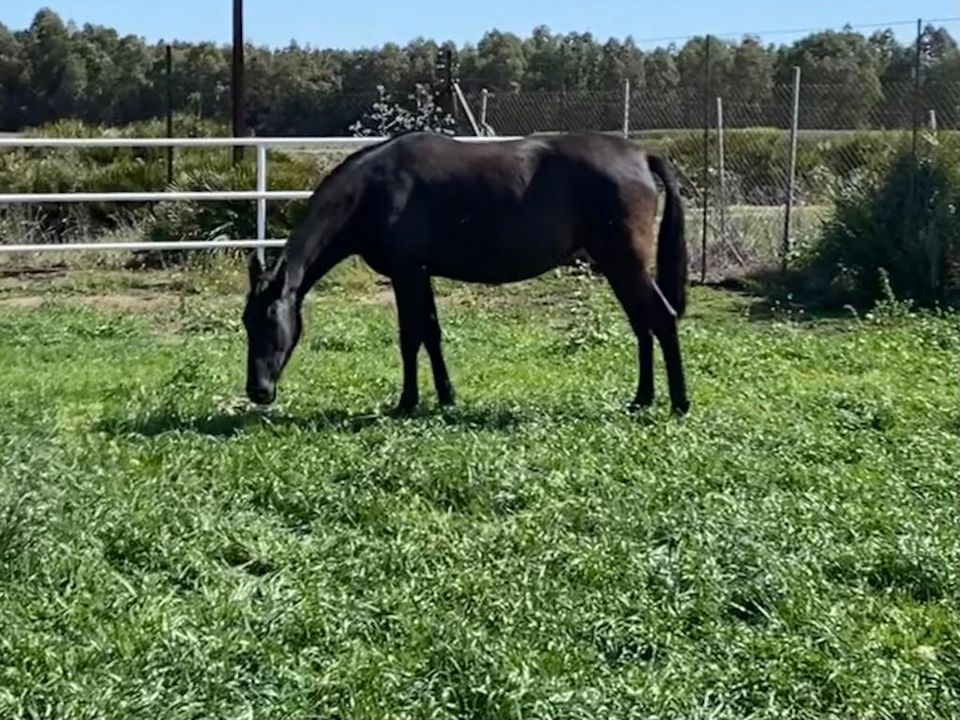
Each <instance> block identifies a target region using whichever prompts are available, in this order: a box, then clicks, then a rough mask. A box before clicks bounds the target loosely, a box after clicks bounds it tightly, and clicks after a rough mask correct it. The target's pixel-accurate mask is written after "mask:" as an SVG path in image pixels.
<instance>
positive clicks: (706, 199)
mask: <svg viewBox="0 0 960 720" xmlns="http://www.w3.org/2000/svg"><path fill="white" fill-rule="evenodd" d="M704 60H705V62H704V64H703V228H702V235H701V237H700V282H701V283H706V281H707V230H708V225H709V217H708V214H709V211H710V36H709V35H707V38H706V50H705V52H704Z"/></svg>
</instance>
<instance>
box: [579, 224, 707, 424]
mask: <svg viewBox="0 0 960 720" xmlns="http://www.w3.org/2000/svg"><path fill="white" fill-rule="evenodd" d="M614 242H615V244H612V247H611V246H608V247H606V248H598V252H597V253H596V255H597V256H599V257H595V259H597V261H598V263H599V264H600V268H601V270H602V271H603V273H604V275H606V277H607V280H608V281H609V282H610V286H611V287H612V288H613V292H614V294H615V295H616V296H617V299H618V300H619V301H620V304H621V305H622V306H623V309H624V312H625V313H626V314H627V317H628V318H629V320H630V325H631V327H632V328H633V331H634V334H636V336H637V356H638V365H639V371H640V378H639V382H638V384H637V395H636V397H635V398H634V401H633V403H632V406H633V407H648V406H649V405H651V404H652V403H653V395H654V390H653V337H656V338H657V341H658V342H659V343H660V349H661V350H662V351H663V359H664V364H665V365H666V369H667V384H668V386H669V389H670V402H671V405H672V406H673V410H674V412H676V413H678V414H681V415H682V414H684V413H686V412H687V410H688V409H689V407H690V403H689V401H688V400H687V391H686V381H685V379H684V372H683V362H682V359H681V356H680V342H679V339H678V337H677V318H676V315H675V314H674V312H673V308H671V307H670V306H669V304H668V303H667V302H666V300H665V299H664V298H663V296H662V295H661V294H660V292H659V290H658V288H657V287H656V285H655V284H654V281H653V279H652V278H651V277H650V275H649V274H648V273H647V271H646V270H645V268H644V266H643V263H642V261H641V258H640V254H639V253H637V252H635V250H634V248H633V247H632V246H631V245H629V243H626V244H621V243H619V242H616V241H614Z"/></svg>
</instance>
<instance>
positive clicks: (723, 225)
mask: <svg viewBox="0 0 960 720" xmlns="http://www.w3.org/2000/svg"><path fill="white" fill-rule="evenodd" d="M717 156H718V161H719V162H718V167H717V170H718V171H719V172H720V198H719V203H720V237H721V239H723V238H726V237H727V179H726V172H725V167H726V160H725V158H724V144H723V98H722V97H720V96H719V95H718V96H717Z"/></svg>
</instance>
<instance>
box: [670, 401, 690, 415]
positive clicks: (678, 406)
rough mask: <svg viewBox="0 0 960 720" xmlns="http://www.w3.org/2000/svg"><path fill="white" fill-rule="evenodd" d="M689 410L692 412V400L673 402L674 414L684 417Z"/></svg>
mask: <svg viewBox="0 0 960 720" xmlns="http://www.w3.org/2000/svg"><path fill="white" fill-rule="evenodd" d="M688 412H690V401H689V400H682V401H681V402H678V403H674V404H673V414H674V415H676V416H677V417H683V416H684V415H686V414H687V413H688Z"/></svg>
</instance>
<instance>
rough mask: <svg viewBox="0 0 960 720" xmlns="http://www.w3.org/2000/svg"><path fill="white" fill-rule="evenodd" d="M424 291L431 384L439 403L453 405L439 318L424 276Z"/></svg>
mask: <svg viewBox="0 0 960 720" xmlns="http://www.w3.org/2000/svg"><path fill="white" fill-rule="evenodd" d="M423 292H424V297H425V301H424V305H425V307H424V310H425V312H426V317H425V318H424V329H423V344H424V347H426V349H427V354H428V355H429V356H430V365H431V367H432V368H433V384H434V387H436V389H437V401H438V402H439V403H440V404H441V405H447V406H449V405H453V403H454V397H453V396H454V393H453V385H452V384H451V383H450V375H449V374H448V373H447V364H446V363H445V362H444V360H443V351H442V350H441V348H440V344H441V340H442V333H441V331H440V319H439V318H438V317H437V303H436V300H435V299H434V297H433V287H432V286H431V283H430V278H426V279H425V280H424V283H423Z"/></svg>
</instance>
